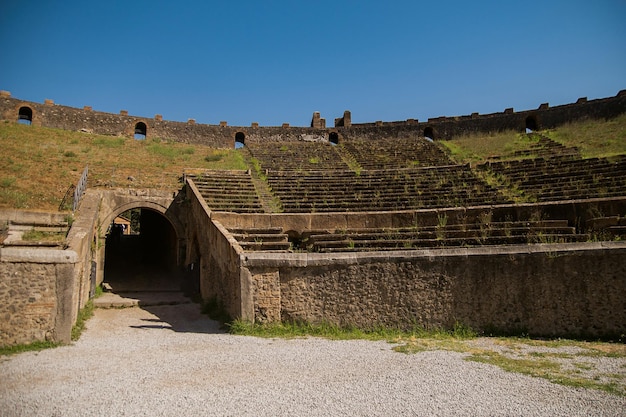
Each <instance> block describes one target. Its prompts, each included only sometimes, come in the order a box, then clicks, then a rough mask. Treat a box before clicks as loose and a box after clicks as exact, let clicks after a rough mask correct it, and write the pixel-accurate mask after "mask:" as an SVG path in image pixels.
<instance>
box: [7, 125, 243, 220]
mask: <svg viewBox="0 0 626 417" xmlns="http://www.w3.org/2000/svg"><path fill="white" fill-rule="evenodd" d="M0 140H1V141H2V145H3V150H2V156H0V207H11V208H22V209H40V210H57V209H58V207H59V204H60V203H61V199H62V198H63V195H64V194H65V192H66V190H67V189H68V187H69V186H70V185H71V184H76V183H77V181H78V179H79V178H80V175H81V173H82V171H83V169H84V168H85V166H86V165H88V166H89V186H92V187H94V186H95V187H136V188H161V189H177V188H179V187H180V183H179V178H180V177H181V175H182V173H183V170H184V169H185V168H189V167H192V168H207V169H247V166H246V165H245V163H244V161H243V158H242V157H241V154H240V153H239V152H238V151H235V150H229V149H223V150H216V149H213V148H209V147H207V146H200V145H188V144H183V143H174V142H169V141H165V140H151V139H149V140H135V139H130V138H120V137H111V136H100V135H93V134H85V133H80V132H71V131H65V130H59V129H48V128H41V127H35V126H25V125H20V124H15V123H9V122H2V123H0Z"/></svg>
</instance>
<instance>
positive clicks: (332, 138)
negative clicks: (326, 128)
mask: <svg viewBox="0 0 626 417" xmlns="http://www.w3.org/2000/svg"><path fill="white" fill-rule="evenodd" d="M328 141H329V142H330V143H331V145H338V144H339V135H338V134H337V132H330V133H329V135H328Z"/></svg>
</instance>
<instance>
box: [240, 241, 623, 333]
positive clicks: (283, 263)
mask: <svg viewBox="0 0 626 417" xmlns="http://www.w3.org/2000/svg"><path fill="white" fill-rule="evenodd" d="M624 256H626V243H623V242H610V243H604V244H601V243H589V244H561V245H532V246H527V245H522V246H511V247H494V248H472V249H469V248H463V249H445V250H432V251H428V250H423V251H405V252H403V251H399V252H390V253H362V254H358V253H357V254H354V253H351V254H333V255H330V256H329V255H321V254H306V253H303V254H291V255H284V254H283V255H278V254H269V253H250V254H246V256H245V258H244V259H242V268H243V269H246V270H247V271H248V272H249V274H250V276H251V277H252V279H253V281H255V282H256V283H257V285H256V286H255V289H256V291H257V292H258V294H255V297H254V300H255V303H258V305H255V306H254V308H255V320H258V321H266V320H268V319H275V317H280V319H281V320H305V321H307V322H312V323H319V322H322V321H325V322H330V323H335V324H339V325H356V326H359V327H365V328H367V327H372V326H376V325H380V324H382V325H388V326H401V327H409V326H412V325H414V324H417V325H421V326H424V327H427V328H433V327H443V328H451V327H452V326H453V325H454V323H455V322H460V323H463V324H465V325H468V326H470V327H472V328H473V329H476V330H483V331H486V332H491V331H496V332H499V333H520V332H523V333H528V334H531V335H538V336H551V337H556V336H589V337H616V336H617V337H619V336H620V335H622V334H624V333H625V332H626V311H625V310H624V300H625V299H626V264H624V262H623V259H624ZM276 288H280V292H279V294H277V291H276Z"/></svg>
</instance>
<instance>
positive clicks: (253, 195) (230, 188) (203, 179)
mask: <svg viewBox="0 0 626 417" xmlns="http://www.w3.org/2000/svg"><path fill="white" fill-rule="evenodd" d="M187 176H188V177H190V178H191V179H192V180H193V182H194V184H195V185H196V187H197V188H198V191H200V194H201V195H202V197H203V198H204V200H205V201H206V203H207V205H208V206H209V208H210V209H211V210H214V211H230V212H234V213H262V212H263V207H262V205H261V201H260V199H259V196H258V193H257V191H256V189H255V187H254V184H253V182H252V177H251V176H250V173H249V172H247V171H219V170H218V171H203V172H201V173H197V174H188V175H187Z"/></svg>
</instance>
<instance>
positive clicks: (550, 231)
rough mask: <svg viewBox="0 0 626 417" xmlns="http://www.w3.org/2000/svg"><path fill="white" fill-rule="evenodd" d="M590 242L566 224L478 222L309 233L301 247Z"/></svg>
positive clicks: (316, 249) (330, 249)
mask: <svg viewBox="0 0 626 417" xmlns="http://www.w3.org/2000/svg"><path fill="white" fill-rule="evenodd" d="M587 240H589V235H588V234H581V233H577V232H576V229H575V228H574V227H570V226H568V222H567V220H548V221H546V220H543V221H519V222H488V223H486V222H485V223H482V222H478V223H475V224H454V225H447V224H441V225H438V226H424V227H415V228H397V229H392V228H390V229H374V228H372V229H348V230H341V231H334V232H332V233H331V232H326V231H318V232H311V233H309V234H307V235H306V236H304V237H303V240H302V246H304V247H306V249H307V250H309V251H312V252H337V251H362V250H409V249H419V248H443V247H454V246H483V245H508V244H531V243H565V242H581V241H587Z"/></svg>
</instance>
